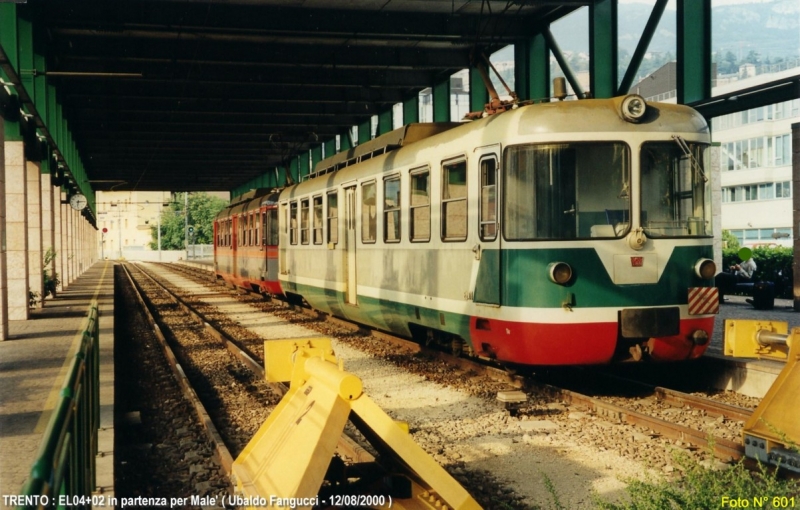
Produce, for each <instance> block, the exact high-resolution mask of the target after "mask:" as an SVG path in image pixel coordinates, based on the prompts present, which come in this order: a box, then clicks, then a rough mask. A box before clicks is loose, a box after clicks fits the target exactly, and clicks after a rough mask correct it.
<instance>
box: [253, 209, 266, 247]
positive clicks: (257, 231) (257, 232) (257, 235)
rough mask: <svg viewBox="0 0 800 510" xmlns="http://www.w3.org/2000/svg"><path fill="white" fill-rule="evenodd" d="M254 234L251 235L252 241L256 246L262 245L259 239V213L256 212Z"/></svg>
mask: <svg viewBox="0 0 800 510" xmlns="http://www.w3.org/2000/svg"><path fill="white" fill-rule="evenodd" d="M255 221H256V232H255V234H254V235H253V241H254V242H255V244H257V245H258V246H261V245H263V244H264V243H263V239H261V211H257V212H256V220H255Z"/></svg>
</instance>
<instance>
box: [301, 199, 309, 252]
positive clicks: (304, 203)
mask: <svg viewBox="0 0 800 510" xmlns="http://www.w3.org/2000/svg"><path fill="white" fill-rule="evenodd" d="M309 207H310V203H309V200H308V199H305V200H301V201H300V243H301V244H308V217H309V210H308V209H309Z"/></svg>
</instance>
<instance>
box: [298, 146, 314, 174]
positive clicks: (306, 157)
mask: <svg viewBox="0 0 800 510" xmlns="http://www.w3.org/2000/svg"><path fill="white" fill-rule="evenodd" d="M310 154H311V152H310V151H307V150H306V151H303V152H301V153H300V154H298V155H297V182H300V181H302V180H303V178H304V177H305V176H306V175H308V173H309V172H310V171H311V165H310Z"/></svg>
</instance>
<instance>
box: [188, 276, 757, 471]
mask: <svg viewBox="0 0 800 510" xmlns="http://www.w3.org/2000/svg"><path fill="white" fill-rule="evenodd" d="M182 270H183V269H182ZM191 272H193V271H191ZM200 274H202V273H200ZM206 274H208V273H206ZM255 303H256V305H257V306H259V307H260V308H261V309H263V310H264V311H265V312H271V313H274V312H275V310H276V307H275V305H273V304H264V303H262V302H260V301H256V302H255ZM300 312H301V313H303V314H306V315H309V314H310V315H311V316H312V317H313V318H314V319H319V318H320V317H319V315H318V314H316V313H315V312H313V311H310V310H303V309H301V310H300ZM328 320H332V321H333V322H334V323H335V324H336V325H337V326H338V327H344V328H348V329H349V330H351V331H362V330H360V328H358V326H356V325H352V324H349V323H346V322H344V321H340V320H337V319H328ZM373 334H374V335H376V336H378V337H379V338H380V339H381V340H384V341H390V342H392V343H393V344H395V345H397V346H399V347H400V348H402V349H406V350H410V351H413V352H424V353H425V354H426V355H427V356H430V357H433V358H435V359H439V360H444V361H445V362H447V363H448V364H451V365H453V366H458V367H460V368H461V369H463V370H466V371H469V372H472V373H476V374H477V373H479V374H481V375H483V376H485V377H488V378H491V379H493V380H494V381H495V382H497V383H499V384H500V385H510V386H514V387H518V388H519V387H524V388H526V391H527V392H528V393H529V395H530V396H534V400H535V399H536V398H537V397H535V395H536V394H537V393H539V394H541V393H543V394H545V395H549V396H550V398H551V399H555V400H560V401H561V402H562V403H566V404H568V406H570V407H571V408H580V409H581V410H583V411H588V412H590V413H592V414H593V415H595V416H602V417H603V418H604V419H606V420H610V421H612V422H614V423H628V424H631V425H633V426H636V427H638V428H640V429H645V430H646V431H647V435H649V437H650V438H651V439H656V440H661V441H664V440H666V441H667V442H668V443H667V444H671V445H673V446H680V447H684V448H688V449H699V450H704V449H710V448H713V450H714V454H715V456H716V457H717V458H718V459H720V460H722V461H724V462H730V461H733V460H738V459H740V458H741V457H742V456H743V453H744V448H743V446H742V445H741V440H740V437H741V426H742V425H743V423H744V421H745V420H746V419H747V418H748V417H749V415H750V414H751V411H750V410H749V409H744V408H741V407H739V406H733V405H729V404H725V403H721V402H718V401H715V400H713V399H711V398H706V397H701V396H697V395H690V394H687V393H683V392H678V391H675V390H670V389H667V388H659V387H645V386H642V385H640V391H646V392H648V393H649V396H648V397H647V398H636V399H631V398H621V397H616V398H614V397H593V396H589V395H585V394H582V393H580V392H577V391H574V390H570V389H566V388H559V387H556V386H553V385H543V384H541V383H540V382H538V381H536V380H532V379H526V378H522V377H519V376H516V377H514V376H510V375H509V374H508V373H506V372H504V371H502V370H497V369H494V368H491V367H489V368H487V367H485V366H483V365H481V364H478V363H475V362H474V361H473V360H468V359H463V358H456V357H453V356H450V355H448V354H444V353H441V352H438V351H428V350H425V349H424V348H423V347H420V346H419V345H417V344H413V343H411V342H408V341H406V340H403V339H398V338H396V337H392V336H391V335H386V334H383V333H373ZM604 384H607V383H604ZM631 384H634V383H633V382H631V381H622V382H620V386H618V387H619V388H622V387H623V385H625V386H627V387H629V386H630V385H631ZM493 389H497V388H493ZM503 389H507V388H503ZM623 393H624V391H623ZM486 396H488V395H486ZM636 437H639V438H641V436H640V435H639V436H636Z"/></svg>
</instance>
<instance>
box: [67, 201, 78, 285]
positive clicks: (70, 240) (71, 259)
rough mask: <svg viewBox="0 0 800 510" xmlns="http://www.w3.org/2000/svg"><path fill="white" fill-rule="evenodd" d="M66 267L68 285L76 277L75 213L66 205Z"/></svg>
mask: <svg viewBox="0 0 800 510" xmlns="http://www.w3.org/2000/svg"><path fill="white" fill-rule="evenodd" d="M65 209H66V210H67V267H68V271H69V283H72V282H74V281H75V278H77V277H78V275H77V274H75V211H73V210H72V207H70V206H69V205H67V206H66V207H65Z"/></svg>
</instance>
